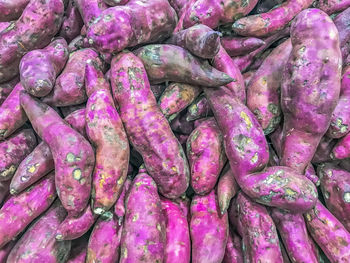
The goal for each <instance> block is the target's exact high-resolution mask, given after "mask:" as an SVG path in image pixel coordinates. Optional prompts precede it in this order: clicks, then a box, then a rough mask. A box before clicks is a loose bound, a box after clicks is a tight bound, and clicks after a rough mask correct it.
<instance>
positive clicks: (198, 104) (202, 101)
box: [186, 95, 212, 121]
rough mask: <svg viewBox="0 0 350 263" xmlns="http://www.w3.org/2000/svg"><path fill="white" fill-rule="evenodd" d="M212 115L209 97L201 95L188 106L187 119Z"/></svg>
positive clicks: (192, 119)
mask: <svg viewBox="0 0 350 263" xmlns="http://www.w3.org/2000/svg"><path fill="white" fill-rule="evenodd" d="M207 116H212V111H211V109H210V106H209V103H208V100H207V98H206V97H205V96H204V95H200V96H199V97H197V99H195V100H194V101H193V102H192V104H191V105H189V106H188V108H187V113H186V121H194V120H197V119H200V118H203V117H207Z"/></svg>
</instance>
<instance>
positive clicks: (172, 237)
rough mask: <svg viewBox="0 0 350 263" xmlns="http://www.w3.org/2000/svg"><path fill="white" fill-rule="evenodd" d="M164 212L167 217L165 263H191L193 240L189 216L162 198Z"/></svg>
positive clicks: (173, 202)
mask: <svg viewBox="0 0 350 263" xmlns="http://www.w3.org/2000/svg"><path fill="white" fill-rule="evenodd" d="M161 204H162V211H163V213H164V216H165V225H166V240H167V241H166V245H165V252H164V262H165V263H178V262H179V260H180V262H184V263H186V262H188V263H189V262H190V259H191V240H190V232H189V225H188V222H187V216H186V215H185V214H184V212H183V210H182V209H181V207H180V206H179V205H178V204H177V203H176V202H175V201H171V200H169V199H166V198H161Z"/></svg>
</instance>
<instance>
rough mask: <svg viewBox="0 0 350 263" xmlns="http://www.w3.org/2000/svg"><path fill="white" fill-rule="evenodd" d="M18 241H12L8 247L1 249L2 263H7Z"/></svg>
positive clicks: (0, 257)
mask: <svg viewBox="0 0 350 263" xmlns="http://www.w3.org/2000/svg"><path fill="white" fill-rule="evenodd" d="M15 244H16V241H11V242H10V243H8V244H7V245H5V246H4V247H3V248H1V249H0V262H1V263H6V261H7V258H8V256H9V254H10V252H11V250H12V248H13V247H14V246H15Z"/></svg>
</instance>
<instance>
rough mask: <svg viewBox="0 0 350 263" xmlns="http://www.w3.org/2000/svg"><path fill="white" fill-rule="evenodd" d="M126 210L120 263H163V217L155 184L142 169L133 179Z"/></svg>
mask: <svg viewBox="0 0 350 263" xmlns="http://www.w3.org/2000/svg"><path fill="white" fill-rule="evenodd" d="M125 207H126V209H125V210H126V214H125V219H124V224H123V231H122V237H121V252H120V253H121V256H120V262H121V263H125V262H142V261H144V262H163V260H164V249H165V245H166V228H165V218H164V215H163V213H162V207H161V202H160V198H159V195H158V192H157V186H156V183H155V182H154V180H153V179H152V178H151V177H150V176H149V175H148V174H147V173H145V170H144V169H142V168H141V169H140V171H139V174H138V175H137V176H136V177H135V178H134V180H133V183H132V185H131V188H130V190H129V193H128V194H127V197H126V200H125ZM140 224H142V226H143V227H142V228H141V227H140Z"/></svg>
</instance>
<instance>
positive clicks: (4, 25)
mask: <svg viewBox="0 0 350 263" xmlns="http://www.w3.org/2000/svg"><path fill="white" fill-rule="evenodd" d="M14 22H15V21H12V22H0V33H1V32H2V31H4V30H6V29H7V28H8V27H10V26H12V24H13V23H14Z"/></svg>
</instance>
